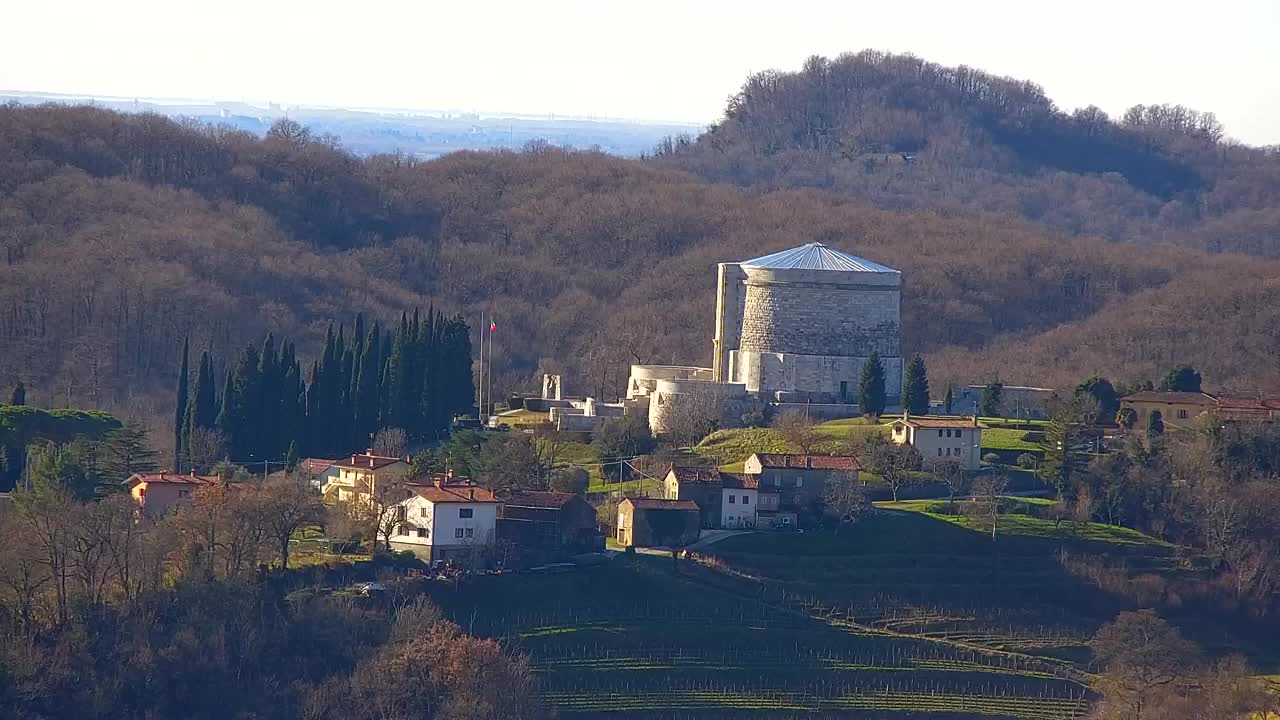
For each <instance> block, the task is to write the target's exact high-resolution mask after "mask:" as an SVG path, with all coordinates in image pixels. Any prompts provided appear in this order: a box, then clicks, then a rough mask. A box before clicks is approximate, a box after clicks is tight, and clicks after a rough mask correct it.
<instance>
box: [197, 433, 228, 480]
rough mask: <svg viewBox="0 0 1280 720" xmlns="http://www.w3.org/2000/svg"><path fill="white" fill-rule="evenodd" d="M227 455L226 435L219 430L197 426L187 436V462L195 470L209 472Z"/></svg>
mask: <svg viewBox="0 0 1280 720" xmlns="http://www.w3.org/2000/svg"><path fill="white" fill-rule="evenodd" d="M226 456H227V436H226V435H224V434H223V433H222V431H221V430H215V429H213V428H203V427H197V428H192V429H191V435H190V436H189V437H188V438H187V462H189V463H191V469H192V470H194V471H196V472H209V471H210V470H211V469H212V468H213V466H214V465H217V464H218V462H219V461H221V460H222V459H223V458H225V457H226Z"/></svg>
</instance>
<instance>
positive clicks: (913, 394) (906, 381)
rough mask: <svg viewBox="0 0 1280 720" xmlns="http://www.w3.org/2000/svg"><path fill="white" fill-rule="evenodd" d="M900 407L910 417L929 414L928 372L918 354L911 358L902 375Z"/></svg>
mask: <svg viewBox="0 0 1280 720" xmlns="http://www.w3.org/2000/svg"><path fill="white" fill-rule="evenodd" d="M902 406H903V407H904V408H906V410H907V412H909V413H911V414H912V415H927V414H928V413H929V371H928V369H927V368H926V367H925V364H924V358H923V357H921V356H920V354H919V353H917V354H916V355H914V356H912V358H911V362H910V363H908V364H907V371H906V373H905V374H904V375H903V379H902Z"/></svg>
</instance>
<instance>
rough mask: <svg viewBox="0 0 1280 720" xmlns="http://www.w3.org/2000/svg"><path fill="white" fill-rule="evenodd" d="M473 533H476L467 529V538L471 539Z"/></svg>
mask: <svg viewBox="0 0 1280 720" xmlns="http://www.w3.org/2000/svg"><path fill="white" fill-rule="evenodd" d="M475 532H476V531H475V530H473V529H471V528H467V537H471V536H472V535H474V534H475Z"/></svg>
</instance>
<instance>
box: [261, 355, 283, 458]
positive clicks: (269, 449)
mask: <svg viewBox="0 0 1280 720" xmlns="http://www.w3.org/2000/svg"><path fill="white" fill-rule="evenodd" d="M279 363H280V357H279V355H278V354H277V353H276V339H275V336H274V335H272V334H271V333H267V338H266V340H264V341H263V342H262V354H261V355H260V356H259V358H258V383H259V385H258V397H259V400H258V418H257V425H258V428H259V433H258V445H259V448H260V452H261V455H262V458H263V459H267V458H275V457H279V456H280V455H282V454H283V453H284V450H285V443H283V442H282V439H283V434H282V432H281V427H280V422H281V420H282V418H281V417H280V408H281V402H282V399H281V398H282V394H283V390H284V388H283V383H284V377H283V376H281V375H280V374H279V372H280V365H279Z"/></svg>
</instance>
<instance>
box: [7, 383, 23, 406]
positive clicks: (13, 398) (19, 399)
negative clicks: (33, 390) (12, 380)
mask: <svg viewBox="0 0 1280 720" xmlns="http://www.w3.org/2000/svg"><path fill="white" fill-rule="evenodd" d="M9 404H10V405H26V404H27V386H26V385H23V384H22V382H21V381H19V382H18V384H17V385H14V386H13V394H12V395H10V396H9Z"/></svg>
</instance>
